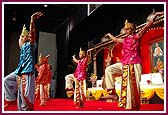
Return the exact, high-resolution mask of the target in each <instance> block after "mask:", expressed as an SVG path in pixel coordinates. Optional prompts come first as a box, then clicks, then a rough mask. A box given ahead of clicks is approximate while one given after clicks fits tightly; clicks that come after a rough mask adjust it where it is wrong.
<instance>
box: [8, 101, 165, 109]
mask: <svg viewBox="0 0 168 115" xmlns="http://www.w3.org/2000/svg"><path fill="white" fill-rule="evenodd" d="M34 110H35V111H126V110H125V109H124V108H118V107H117V102H105V101H100V100H99V101H86V102H85V104H84V107H83V108H76V107H75V106H74V105H73V99H67V98H63V99H58V98H56V99H50V100H49V101H48V102H47V103H46V106H40V105H39V102H38V101H35V105H34ZM5 111H17V106H16V105H11V106H9V107H7V108H5ZM140 111H164V104H142V105H141V108H140Z"/></svg>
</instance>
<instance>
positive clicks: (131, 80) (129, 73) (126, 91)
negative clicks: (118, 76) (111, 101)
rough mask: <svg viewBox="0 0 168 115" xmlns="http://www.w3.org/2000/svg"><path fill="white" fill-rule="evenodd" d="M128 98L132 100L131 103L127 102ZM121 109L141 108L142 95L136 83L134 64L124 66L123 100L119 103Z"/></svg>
mask: <svg viewBox="0 0 168 115" xmlns="http://www.w3.org/2000/svg"><path fill="white" fill-rule="evenodd" d="M128 84H130V85H128ZM128 86H129V87H128ZM128 98H131V103H130V102H129V101H127V100H128ZM127 105H129V107H130V108H127ZM119 107H124V108H126V109H133V108H134V109H137V110H138V109H139V108H140V93H139V91H138V87H137V83H136V77H135V72H134V65H133V64H130V65H123V77H122V85H121V100H120V102H119Z"/></svg>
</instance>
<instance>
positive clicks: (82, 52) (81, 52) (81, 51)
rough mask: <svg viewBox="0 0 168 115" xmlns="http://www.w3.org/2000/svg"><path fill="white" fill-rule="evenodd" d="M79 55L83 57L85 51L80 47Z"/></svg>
mask: <svg viewBox="0 0 168 115" xmlns="http://www.w3.org/2000/svg"><path fill="white" fill-rule="evenodd" d="M79 53H80V54H82V55H83V54H85V51H83V50H82V48H81V47H80V52H79Z"/></svg>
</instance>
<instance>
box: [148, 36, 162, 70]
mask: <svg viewBox="0 0 168 115" xmlns="http://www.w3.org/2000/svg"><path fill="white" fill-rule="evenodd" d="M150 46H151V70H152V72H160V71H161V70H163V68H164V39H163V37H160V38H157V39H155V40H152V41H151V42H150Z"/></svg>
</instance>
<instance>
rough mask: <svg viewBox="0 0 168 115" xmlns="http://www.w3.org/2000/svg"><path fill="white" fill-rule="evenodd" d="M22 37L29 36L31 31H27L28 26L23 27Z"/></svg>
mask: <svg viewBox="0 0 168 115" xmlns="http://www.w3.org/2000/svg"><path fill="white" fill-rule="evenodd" d="M21 35H23V36H28V35H29V31H28V30H26V26H25V24H24V25H23V29H22V33H21Z"/></svg>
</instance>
